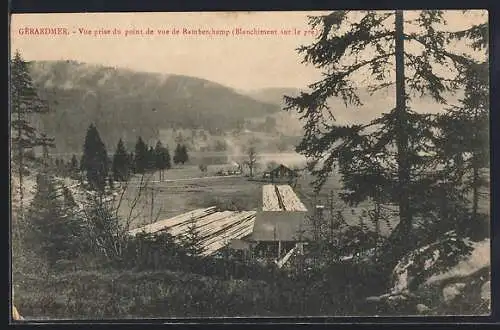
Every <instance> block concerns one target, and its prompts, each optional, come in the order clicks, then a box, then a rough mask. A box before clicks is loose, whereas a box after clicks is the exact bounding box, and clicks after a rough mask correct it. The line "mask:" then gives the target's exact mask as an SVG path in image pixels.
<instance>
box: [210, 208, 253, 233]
mask: <svg viewBox="0 0 500 330" xmlns="http://www.w3.org/2000/svg"><path fill="white" fill-rule="evenodd" d="M249 217H255V214H254V212H241V213H239V214H234V215H233V216H231V217H228V218H226V219H223V220H222V221H220V222H219V223H217V224H216V226H214V227H212V228H211V230H210V231H208V232H207V234H208V235H207V236H214V237H218V235H220V234H221V233H222V232H224V231H225V230H227V229H228V228H230V227H232V226H234V225H237V224H238V223H239V222H243V221H245V220H246V219H247V218H249Z"/></svg>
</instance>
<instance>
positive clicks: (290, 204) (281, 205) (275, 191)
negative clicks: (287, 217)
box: [262, 184, 307, 212]
mask: <svg viewBox="0 0 500 330" xmlns="http://www.w3.org/2000/svg"><path fill="white" fill-rule="evenodd" d="M262 211H303V212H305V211H307V208H306V207H305V205H304V204H303V203H302V202H301V201H300V199H299V197H298V196H297V195H296V194H295V192H294V191H293V189H292V187H290V186H289V185H272V184H268V185H264V186H262Z"/></svg>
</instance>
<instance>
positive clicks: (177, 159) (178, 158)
mask: <svg viewBox="0 0 500 330" xmlns="http://www.w3.org/2000/svg"><path fill="white" fill-rule="evenodd" d="M173 160H174V164H175V165H178V164H180V163H182V160H183V156H182V146H181V145H180V144H177V147H176V148H175V152H174V159H173Z"/></svg>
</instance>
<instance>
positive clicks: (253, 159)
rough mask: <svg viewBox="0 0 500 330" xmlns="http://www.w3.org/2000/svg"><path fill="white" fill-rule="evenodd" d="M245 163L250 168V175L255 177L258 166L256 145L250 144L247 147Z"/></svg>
mask: <svg viewBox="0 0 500 330" xmlns="http://www.w3.org/2000/svg"><path fill="white" fill-rule="evenodd" d="M245 165H246V166H247V167H248V169H249V170H250V177H253V175H254V170H255V167H256V166H257V150H256V148H255V147H254V146H252V145H251V146H250V147H248V149H247V160H246V161H245Z"/></svg>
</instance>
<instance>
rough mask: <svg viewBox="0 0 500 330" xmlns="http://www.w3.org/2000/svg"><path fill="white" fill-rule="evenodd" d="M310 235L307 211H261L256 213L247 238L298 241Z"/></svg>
mask: <svg viewBox="0 0 500 330" xmlns="http://www.w3.org/2000/svg"><path fill="white" fill-rule="evenodd" d="M311 236H312V235H311V226H310V225H309V221H308V219H307V212H303V211H296V212H288V211H263V212H258V213H257V216H256V218H255V224H254V227H253V232H252V235H251V236H250V237H249V238H250V240H254V241H300V240H301V238H304V239H305V238H311Z"/></svg>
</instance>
